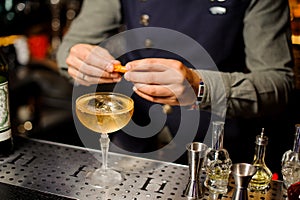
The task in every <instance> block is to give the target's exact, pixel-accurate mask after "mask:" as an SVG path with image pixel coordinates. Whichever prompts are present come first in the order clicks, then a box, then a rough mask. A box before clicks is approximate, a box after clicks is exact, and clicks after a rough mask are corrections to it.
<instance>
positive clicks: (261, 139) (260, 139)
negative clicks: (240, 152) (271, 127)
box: [255, 128, 269, 145]
mask: <svg viewBox="0 0 300 200" xmlns="http://www.w3.org/2000/svg"><path fill="white" fill-rule="evenodd" d="M264 131H265V129H264V128H262V131H261V134H260V135H257V136H256V141H255V143H256V144H257V145H267V144H268V140H269V138H268V137H267V136H265V135H264V134H265V133H264Z"/></svg>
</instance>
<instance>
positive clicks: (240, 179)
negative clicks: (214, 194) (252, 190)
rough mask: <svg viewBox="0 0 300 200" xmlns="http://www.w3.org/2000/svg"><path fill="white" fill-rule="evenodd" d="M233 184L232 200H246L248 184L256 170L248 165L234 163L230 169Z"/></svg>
mask: <svg viewBox="0 0 300 200" xmlns="http://www.w3.org/2000/svg"><path fill="white" fill-rule="evenodd" d="M231 173H232V175H233V178H234V182H235V190H234V193H233V196H232V199H233V200H248V189H247V188H248V184H249V182H250V181H251V178H252V176H253V175H254V174H255V173H256V168H255V167H254V166H253V165H251V164H248V163H236V164H233V165H232V167H231Z"/></svg>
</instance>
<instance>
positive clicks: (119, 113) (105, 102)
mask: <svg viewBox="0 0 300 200" xmlns="http://www.w3.org/2000/svg"><path fill="white" fill-rule="evenodd" d="M133 107H134V103H133V100H132V99H131V98H130V97H128V96H126V95H123V94H119V93H113V92H95V93H89V94H85V95H82V96H80V97H78V99H77V100H76V115H77V116H78V119H79V121H80V122H81V123H82V124H83V125H84V126H85V127H87V128H88V129H90V130H92V131H95V132H97V133H100V134H101V137H100V139H99V141H100V146H101V151H102V166H101V168H98V169H96V170H95V171H93V172H91V173H88V175H87V178H88V180H89V183H90V184H91V185H93V186H95V187H100V188H103V187H110V186H113V185H116V184H119V183H120V182H121V181H122V176H121V174H120V173H119V172H117V171H115V170H113V169H110V168H108V167H107V157H108V148H109V142H110V140H109V137H108V134H109V133H112V132H115V131H117V130H120V129H121V128H123V127H124V126H126V125H127V124H128V122H129V121H130V119H131V116H132V114H133Z"/></svg>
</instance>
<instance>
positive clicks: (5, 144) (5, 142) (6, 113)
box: [0, 46, 13, 156]
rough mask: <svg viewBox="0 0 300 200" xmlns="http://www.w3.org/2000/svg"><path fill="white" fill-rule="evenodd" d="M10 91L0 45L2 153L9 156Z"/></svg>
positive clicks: (0, 148) (0, 134)
mask: <svg viewBox="0 0 300 200" xmlns="http://www.w3.org/2000/svg"><path fill="white" fill-rule="evenodd" d="M8 95H9V91H8V64H7V62H6V60H5V57H4V55H3V53H2V47H1V46H0V155H1V156H8V155H9V154H11V153H12V151H13V138H12V132H11V124H10V110H9V96H8Z"/></svg>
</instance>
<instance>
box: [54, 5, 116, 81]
mask: <svg viewBox="0 0 300 200" xmlns="http://www.w3.org/2000/svg"><path fill="white" fill-rule="evenodd" d="M120 9H121V8H120V2H119V0H87V1H83V5H82V8H81V11H80V13H79V15H78V16H77V17H76V18H75V19H74V21H73V22H74V23H72V24H71V26H70V28H69V30H68V32H67V33H66V34H65V35H64V38H63V41H62V43H61V45H60V46H59V48H58V51H57V54H56V59H57V63H58V66H59V68H60V72H61V74H62V75H64V76H66V77H69V76H68V74H67V69H68V66H67V64H66V58H67V56H68V54H69V50H70V48H71V47H72V46H74V45H75V44H77V43H87V44H99V43H100V42H101V41H103V40H104V39H105V38H108V37H109V36H111V35H112V34H114V33H116V32H117V31H118V29H119V28H120V24H121V10H120ZM93 19H97V20H93Z"/></svg>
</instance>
